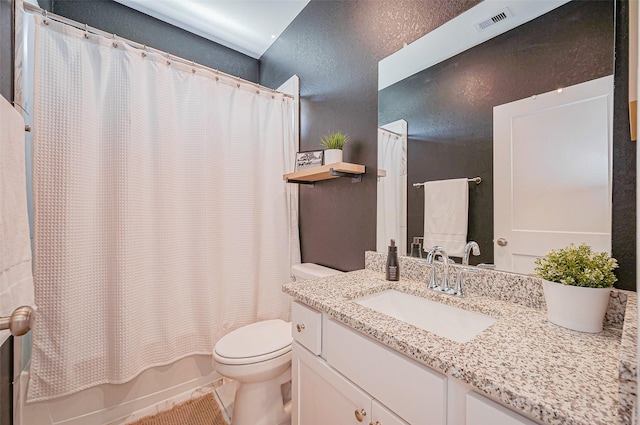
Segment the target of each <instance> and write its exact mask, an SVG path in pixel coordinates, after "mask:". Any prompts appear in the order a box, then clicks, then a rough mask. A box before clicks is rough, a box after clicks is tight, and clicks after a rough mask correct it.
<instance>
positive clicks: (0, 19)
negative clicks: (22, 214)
mask: <svg viewBox="0 0 640 425" xmlns="http://www.w3.org/2000/svg"><path fill="white" fill-rule="evenodd" d="M12 51H13V1H12V0H0V95H2V96H3V97H4V98H5V99H7V100H8V101H10V102H11V101H13V54H12V53H11V52H12ZM0 243H1V242H0ZM12 377H13V337H11V338H9V339H8V340H7V341H6V342H5V343H4V344H2V346H0V425H11V423H12V421H13V419H12V418H13V387H12V382H13V379H12Z"/></svg>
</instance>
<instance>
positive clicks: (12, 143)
mask: <svg viewBox="0 0 640 425" xmlns="http://www.w3.org/2000/svg"><path fill="white" fill-rule="evenodd" d="M24 140H25V139H24V120H23V119H22V116H21V115H20V114H19V113H18V111H16V110H15V109H14V108H13V107H12V106H11V104H10V103H9V102H7V101H6V100H5V98H4V97H2V96H0V241H2V242H1V243H0V246H1V248H0V316H10V315H11V313H13V310H14V309H16V308H17V307H20V306H22V305H29V306H32V305H33V277H32V274H31V245H30V241H29V218H28V216H27V183H26V176H25V158H24V152H25V151H24ZM9 336H10V333H9V331H0V344H3V343H4V342H5V341H6V340H7V338H9Z"/></svg>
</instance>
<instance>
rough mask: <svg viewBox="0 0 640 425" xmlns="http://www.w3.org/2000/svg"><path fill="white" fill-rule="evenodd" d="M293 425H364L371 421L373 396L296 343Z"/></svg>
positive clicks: (294, 346) (294, 348) (294, 351)
mask: <svg viewBox="0 0 640 425" xmlns="http://www.w3.org/2000/svg"><path fill="white" fill-rule="evenodd" d="M292 350H293V351H292V354H293V387H294V388H293V390H294V397H293V400H294V402H293V414H292V421H293V422H292V423H293V425H328V424H330V425H360V424H368V423H369V422H370V421H371V398H370V397H369V396H368V395H367V394H366V393H364V392H363V391H362V390H360V389H359V388H358V387H356V386H355V385H353V384H352V383H351V382H350V381H348V380H347V379H345V378H344V377H342V376H341V375H339V374H338V373H336V372H335V371H333V370H332V369H331V368H329V366H327V364H326V363H325V362H324V361H323V360H322V359H320V358H319V357H316V356H314V355H313V354H311V353H310V352H309V351H307V350H306V349H304V348H303V347H302V346H300V345H299V344H298V343H294V344H293V349H292Z"/></svg>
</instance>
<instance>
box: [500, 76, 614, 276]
mask: <svg viewBox="0 0 640 425" xmlns="http://www.w3.org/2000/svg"><path fill="white" fill-rule="evenodd" d="M493 131H494V135H493V163H494V169H493V173H494V178H493V182H494V183H493V188H494V213H493V215H494V241H495V243H496V246H495V247H494V248H495V250H494V255H495V263H496V267H497V268H498V269H499V270H506V271H513V272H516V273H525V274H526V273H532V272H533V269H534V267H535V263H534V261H535V259H536V258H538V257H542V256H544V255H545V254H546V253H547V252H548V251H550V250H551V249H556V248H563V247H565V246H567V245H569V244H570V243H575V244H580V243H582V242H586V243H587V244H588V245H591V246H592V247H593V249H594V250H596V251H606V252H609V253H611V193H612V184H611V181H612V176H611V161H612V149H613V76H607V77H602V78H598V79H595V80H591V81H587V82H585V83H581V84H576V85H574V86H571V87H565V88H563V89H562V90H554V91H552V92H549V93H545V94H542V95H538V96H534V97H530V98H526V99H522V100H517V101H515V102H511V103H507V104H505V105H500V106H496V107H495V108H494V109H493ZM506 241H509V243H506Z"/></svg>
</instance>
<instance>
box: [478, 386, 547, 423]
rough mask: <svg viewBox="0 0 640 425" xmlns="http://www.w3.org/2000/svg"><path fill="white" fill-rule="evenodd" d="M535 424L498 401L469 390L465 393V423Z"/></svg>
mask: <svg viewBox="0 0 640 425" xmlns="http://www.w3.org/2000/svg"><path fill="white" fill-rule="evenodd" d="M487 424H491V425H535V422H533V421H530V420H529V419H527V418H525V417H524V416H521V415H519V414H517V413H515V412H512V411H511V410H509V409H507V408H506V407H503V406H500V405H499V404H498V403H494V402H493V401H491V400H489V399H487V398H484V397H482V396H481V395H479V394H476V393H473V392H470V393H468V394H467V425H487Z"/></svg>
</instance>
